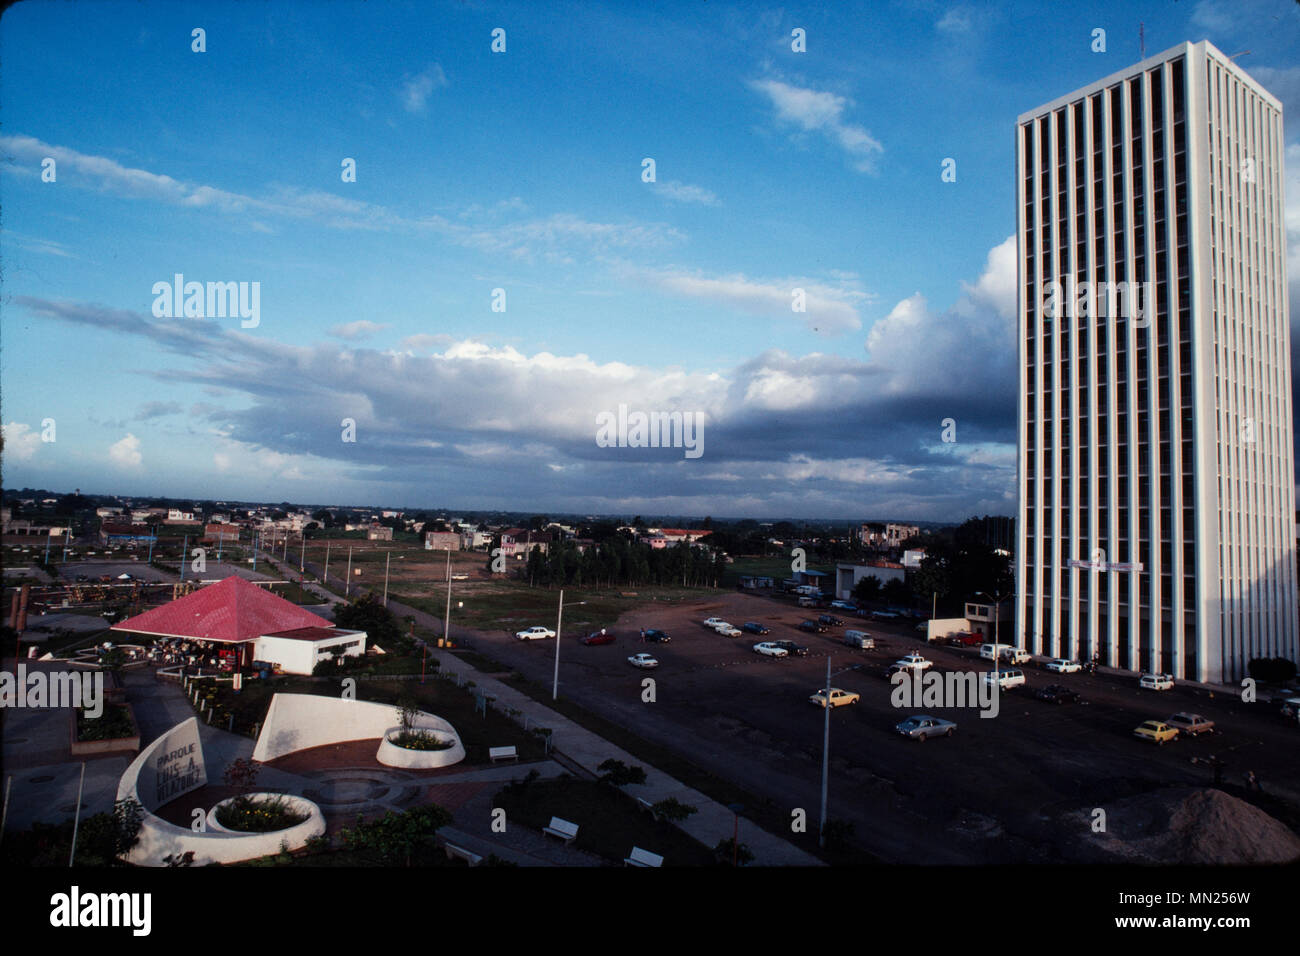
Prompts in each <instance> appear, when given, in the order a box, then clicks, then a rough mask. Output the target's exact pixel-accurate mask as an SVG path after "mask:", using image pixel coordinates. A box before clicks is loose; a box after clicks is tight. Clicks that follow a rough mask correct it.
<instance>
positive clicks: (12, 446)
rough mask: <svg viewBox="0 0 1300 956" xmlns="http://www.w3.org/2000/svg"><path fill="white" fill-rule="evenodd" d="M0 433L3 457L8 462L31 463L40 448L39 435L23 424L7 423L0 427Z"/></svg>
mask: <svg viewBox="0 0 1300 956" xmlns="http://www.w3.org/2000/svg"><path fill="white" fill-rule="evenodd" d="M0 433H2V434H3V435H4V457H5V458H7V459H9V460H10V461H31V460H32V458H34V457H35V456H36V449H38V448H40V447H41V436H40V433H39V432H34V431H32V427H31V426H30V425H26V424H24V423H23V422H9V423H8V424H6V425H4V426H3V427H0Z"/></svg>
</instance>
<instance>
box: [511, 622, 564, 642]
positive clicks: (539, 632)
mask: <svg viewBox="0 0 1300 956" xmlns="http://www.w3.org/2000/svg"><path fill="white" fill-rule="evenodd" d="M554 636H555V632H554V631H552V630H551V629H550V628H547V627H542V626H541V625H537V626H536V627H528V628H525V629H524V630H522V631H515V637H517V638H519V639H520V640H521V641H539V640H541V639H542V638H544V637H554Z"/></svg>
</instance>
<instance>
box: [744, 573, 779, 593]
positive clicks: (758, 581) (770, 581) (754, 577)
mask: <svg viewBox="0 0 1300 956" xmlns="http://www.w3.org/2000/svg"><path fill="white" fill-rule="evenodd" d="M740 586H741V587H742V588H746V589H750V590H752V589H755V588H770V587H775V586H776V579H775V578H769V577H764V576H763V575H759V574H742V575H741V576H740Z"/></svg>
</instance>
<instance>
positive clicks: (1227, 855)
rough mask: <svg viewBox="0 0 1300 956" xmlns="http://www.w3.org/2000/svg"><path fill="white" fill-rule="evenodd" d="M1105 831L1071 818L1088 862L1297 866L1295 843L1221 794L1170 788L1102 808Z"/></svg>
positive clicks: (1299, 841)
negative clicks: (1279, 864) (1294, 863)
mask: <svg viewBox="0 0 1300 956" xmlns="http://www.w3.org/2000/svg"><path fill="white" fill-rule="evenodd" d="M1102 809H1103V810H1105V811H1106V830H1105V832H1103V833H1094V832H1092V825H1093V812H1092V810H1091V809H1088V810H1081V811H1076V812H1074V813H1071V814H1069V815H1068V817H1067V821H1068V825H1069V826H1070V827H1075V826H1078V827H1080V828H1082V829H1081V830H1080V831H1078V832H1082V833H1084V834H1086V835H1085V836H1084V837H1083V839H1082V840H1081V846H1079V847H1078V849H1079V851H1080V855H1081V856H1082V857H1084V858H1085V859H1087V860H1088V861H1089V862H1099V863H1100V862H1106V863H1116V862H1124V863H1164V864H1179V863H1182V864H1211V865H1225V864H1226V865H1234V864H1252V863H1291V862H1295V861H1297V860H1300V837H1298V836H1296V834H1295V833H1293V832H1292V831H1291V830H1290V829H1289V828H1288V827H1287V826H1286V824H1284V823H1282V822H1281V821H1279V820H1276V819H1274V818H1273V817H1271V816H1269V815H1268V814H1267V813H1265V812H1264V811H1263V810H1260V809H1259V808H1258V807H1255V806H1253V805H1251V804H1249V803H1247V802H1246V801H1244V800H1240V799H1238V798H1236V797H1234V796H1231V795H1230V794H1227V793H1224V792H1223V791H1222V790H1213V789H1195V788H1175V789H1167V790H1155V791H1152V792H1149V793H1143V794H1137V795H1135V796H1131V797H1126V798H1124V799H1122V800H1119V801H1116V802H1115V803H1113V804H1110V805H1103V806H1102Z"/></svg>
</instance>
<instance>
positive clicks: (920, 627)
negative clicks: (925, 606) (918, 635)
mask: <svg viewBox="0 0 1300 956" xmlns="http://www.w3.org/2000/svg"><path fill="white" fill-rule="evenodd" d="M916 629H917V630H918V631H928V630H930V622H929V621H922V622H921V623H920V624H918V625H916Z"/></svg>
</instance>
